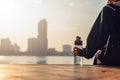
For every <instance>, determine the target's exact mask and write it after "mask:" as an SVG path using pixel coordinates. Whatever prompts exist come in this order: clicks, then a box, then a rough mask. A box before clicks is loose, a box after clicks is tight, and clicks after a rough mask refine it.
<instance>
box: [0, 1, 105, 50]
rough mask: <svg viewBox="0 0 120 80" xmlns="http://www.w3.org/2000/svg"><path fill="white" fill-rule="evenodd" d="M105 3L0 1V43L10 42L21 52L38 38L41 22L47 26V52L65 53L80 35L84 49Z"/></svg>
mask: <svg viewBox="0 0 120 80" xmlns="http://www.w3.org/2000/svg"><path fill="white" fill-rule="evenodd" d="M105 4H106V0H74V1H73V0H0V39H2V38H10V40H11V42H12V43H17V44H18V45H19V46H20V48H21V51H26V50H27V40H28V38H31V37H37V35H38V33H37V30H38V29H37V28H38V22H39V21H40V20H41V19H46V20H47V22H48V26H47V28H48V48H55V49H56V50H58V51H62V46H63V45H64V44H70V45H72V46H73V42H74V40H75V36H77V35H80V36H81V37H82V40H83V41H84V42H83V44H84V45H85V42H86V38H87V35H88V33H89V31H90V29H91V27H92V25H93V23H94V21H95V19H96V17H97V15H98V13H99V12H100V10H101V9H102V7H103V6H104V5H105Z"/></svg>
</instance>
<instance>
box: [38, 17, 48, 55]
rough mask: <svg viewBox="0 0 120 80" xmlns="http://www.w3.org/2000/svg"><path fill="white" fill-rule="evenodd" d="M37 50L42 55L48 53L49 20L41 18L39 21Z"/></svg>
mask: <svg viewBox="0 0 120 80" xmlns="http://www.w3.org/2000/svg"><path fill="white" fill-rule="evenodd" d="M37 43H38V44H37V49H38V50H37V51H38V53H39V54H40V55H47V50H48V39H47V21H46V19H42V20H40V22H39V23H38V38H37Z"/></svg>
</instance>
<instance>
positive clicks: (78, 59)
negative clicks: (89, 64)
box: [74, 36, 83, 65]
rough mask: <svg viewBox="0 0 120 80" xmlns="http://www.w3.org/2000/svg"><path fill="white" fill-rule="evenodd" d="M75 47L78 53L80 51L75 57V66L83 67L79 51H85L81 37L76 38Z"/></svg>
mask: <svg viewBox="0 0 120 80" xmlns="http://www.w3.org/2000/svg"><path fill="white" fill-rule="evenodd" d="M74 45H75V47H76V48H74V49H76V51H78V54H77V55H74V64H75V65H83V57H82V56H80V55H79V54H80V52H79V51H80V50H82V49H83V47H82V40H81V37H79V36H76V40H75V41H74ZM77 49H78V50H77ZM74 51H75V50H74Z"/></svg>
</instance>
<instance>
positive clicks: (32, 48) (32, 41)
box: [28, 38, 37, 53]
mask: <svg viewBox="0 0 120 80" xmlns="http://www.w3.org/2000/svg"><path fill="white" fill-rule="evenodd" d="M36 50H37V39H36V38H29V39H28V52H31V53H33V52H36Z"/></svg>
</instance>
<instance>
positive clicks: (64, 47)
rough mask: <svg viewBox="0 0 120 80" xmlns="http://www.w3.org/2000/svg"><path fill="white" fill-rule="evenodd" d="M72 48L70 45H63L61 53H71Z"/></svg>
mask: <svg viewBox="0 0 120 80" xmlns="http://www.w3.org/2000/svg"><path fill="white" fill-rule="evenodd" d="M71 51H72V46H71V45H68V44H67V45H63V52H71Z"/></svg>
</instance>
